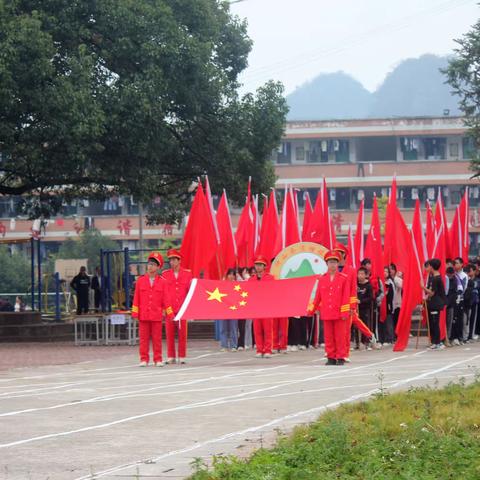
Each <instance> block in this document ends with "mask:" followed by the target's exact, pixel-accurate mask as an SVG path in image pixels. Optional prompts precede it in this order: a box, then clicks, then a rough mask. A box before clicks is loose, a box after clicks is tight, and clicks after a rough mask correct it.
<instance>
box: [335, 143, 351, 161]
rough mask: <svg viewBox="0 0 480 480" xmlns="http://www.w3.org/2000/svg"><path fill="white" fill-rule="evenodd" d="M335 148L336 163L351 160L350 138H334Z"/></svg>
mask: <svg viewBox="0 0 480 480" xmlns="http://www.w3.org/2000/svg"><path fill="white" fill-rule="evenodd" d="M333 149H334V152H335V162H336V163H348V162H349V161H350V147H349V142H348V140H334V141H333Z"/></svg>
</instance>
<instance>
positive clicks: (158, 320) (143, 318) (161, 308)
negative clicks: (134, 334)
mask: <svg viewBox="0 0 480 480" xmlns="http://www.w3.org/2000/svg"><path fill="white" fill-rule="evenodd" d="M162 265H163V257H162V255H161V254H160V253H159V252H152V253H151V254H150V255H149V256H148V263H147V273H146V274H145V275H142V276H141V277H140V278H139V279H138V280H137V283H136V285H135V294H134V297H133V305H132V317H133V318H137V319H138V321H139V326H138V331H139V337H140V366H142V367H146V366H147V365H148V362H149V350H150V340H151V341H152V349H153V362H154V364H155V366H159V367H161V366H163V359H162V319H163V315H164V313H165V314H166V316H167V319H173V308H172V306H171V301H170V295H169V292H168V286H167V283H166V282H165V280H164V279H163V278H162V277H161V276H159V275H158V274H157V273H158V270H159V269H160V268H161V267H162Z"/></svg>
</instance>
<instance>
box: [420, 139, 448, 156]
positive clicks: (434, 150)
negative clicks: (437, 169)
mask: <svg viewBox="0 0 480 480" xmlns="http://www.w3.org/2000/svg"><path fill="white" fill-rule="evenodd" d="M446 145H447V139H446V138H424V139H423V148H424V151H425V159H426V160H445V150H446Z"/></svg>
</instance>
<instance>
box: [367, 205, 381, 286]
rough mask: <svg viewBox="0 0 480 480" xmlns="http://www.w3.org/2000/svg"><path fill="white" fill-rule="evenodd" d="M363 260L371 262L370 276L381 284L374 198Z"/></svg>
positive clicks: (378, 228)
mask: <svg viewBox="0 0 480 480" xmlns="http://www.w3.org/2000/svg"><path fill="white" fill-rule="evenodd" d="M365 258H369V259H370V261H371V262H372V276H373V277H376V278H379V279H380V281H381V282H382V283H383V280H384V275H383V268H384V266H385V265H384V263H383V250H382V235H381V230H380V216H379V214H378V204H377V197H376V196H375V197H373V208H372V220H371V221H370V229H369V231H368V236H367V241H366V242H365Z"/></svg>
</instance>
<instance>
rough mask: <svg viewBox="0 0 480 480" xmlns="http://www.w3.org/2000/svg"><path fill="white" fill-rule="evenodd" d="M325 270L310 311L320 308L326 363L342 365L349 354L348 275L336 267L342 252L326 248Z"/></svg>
mask: <svg viewBox="0 0 480 480" xmlns="http://www.w3.org/2000/svg"><path fill="white" fill-rule="evenodd" d="M324 259H325V261H326V262H327V267H328V270H327V273H325V274H324V275H321V276H320V278H319V280H318V284H317V293H316V295H315V300H314V302H313V305H312V306H311V307H310V311H311V312H312V313H313V312H314V311H315V310H319V311H320V319H321V320H322V321H323V325H324V336H325V351H326V353H327V363H326V365H344V363H345V358H346V356H347V354H348V351H347V346H346V344H345V335H346V333H345V332H346V329H347V325H348V317H349V315H350V285H349V283H348V277H347V276H346V275H345V274H343V273H341V272H339V271H338V264H339V263H340V260H341V255H340V253H338V252H335V251H333V250H332V251H329V252H327V254H326V255H325V257H324Z"/></svg>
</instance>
